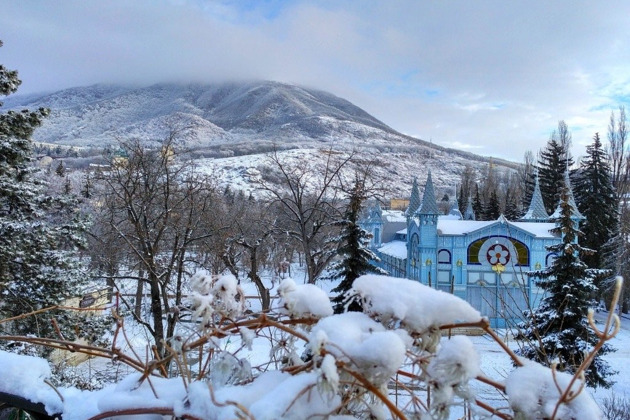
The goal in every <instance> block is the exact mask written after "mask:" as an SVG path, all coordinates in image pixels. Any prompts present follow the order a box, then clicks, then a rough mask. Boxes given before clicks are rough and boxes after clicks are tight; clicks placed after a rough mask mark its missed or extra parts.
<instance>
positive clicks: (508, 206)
mask: <svg viewBox="0 0 630 420" xmlns="http://www.w3.org/2000/svg"><path fill="white" fill-rule="evenodd" d="M504 215H505V218H506V219H508V220H511V221H515V220H518V219H519V218H520V217H521V212H520V211H519V209H518V205H517V204H516V197H515V195H514V192H513V191H512V190H511V189H510V188H508V189H507V191H506V193H505V212H504Z"/></svg>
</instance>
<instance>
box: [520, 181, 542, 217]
mask: <svg viewBox="0 0 630 420" xmlns="http://www.w3.org/2000/svg"><path fill="white" fill-rule="evenodd" d="M521 221H523V222H548V221H549V215H548V214H547V210H545V204H544V202H543V198H542V193H541V192H540V185H539V183H538V175H536V184H535V185H534V192H533V193H532V201H531V202H530V203H529V209H528V210H527V213H525V215H524V216H523V217H521Z"/></svg>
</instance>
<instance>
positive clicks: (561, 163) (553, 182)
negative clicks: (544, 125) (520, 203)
mask: <svg viewBox="0 0 630 420" xmlns="http://www.w3.org/2000/svg"><path fill="white" fill-rule="evenodd" d="M570 144H571V135H570V134H569V133H568V129H567V125H566V124H565V123H564V121H560V122H559V123H558V131H554V132H553V133H552V134H551V137H550V138H549V141H548V142H547V146H546V147H545V149H543V150H541V151H540V155H539V158H538V181H539V183H540V192H541V194H542V196H543V202H544V203H545V209H546V210H547V213H549V214H551V213H553V211H554V210H555V208H556V206H557V205H558V202H559V200H560V186H561V185H563V182H564V174H565V172H566V171H567V170H568V169H569V168H570V167H571V165H573V159H572V158H571V157H570V155H569V150H568V147H569V145H570ZM527 205H529V203H528V204H527Z"/></svg>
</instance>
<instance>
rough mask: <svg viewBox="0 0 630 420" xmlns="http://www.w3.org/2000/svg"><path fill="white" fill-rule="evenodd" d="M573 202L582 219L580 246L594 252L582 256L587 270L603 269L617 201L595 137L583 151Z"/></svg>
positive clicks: (613, 231) (605, 158)
mask: <svg viewBox="0 0 630 420" xmlns="http://www.w3.org/2000/svg"><path fill="white" fill-rule="evenodd" d="M575 201H576V203H577V206H578V210H580V213H582V215H584V217H586V220H585V221H584V223H583V224H582V227H581V230H582V232H584V236H583V237H582V238H581V240H580V242H581V243H582V244H583V245H584V246H585V247H587V248H591V249H594V250H596V251H598V252H596V253H594V254H592V255H586V256H584V262H585V263H586V264H587V265H588V266H589V267H591V268H605V267H604V264H603V261H602V257H601V255H602V253H601V252H599V251H600V250H601V249H602V247H603V246H604V244H605V243H606V242H608V241H609V240H610V239H611V238H612V237H613V236H615V234H616V232H617V228H618V210H617V208H618V201H617V197H616V194H615V191H614V189H613V186H612V180H611V170H610V165H609V163H608V156H607V154H606V152H605V151H604V149H603V146H602V143H601V141H600V139H599V134H598V133H595V136H594V137H593V143H592V144H591V145H589V146H587V147H586V156H585V157H584V158H583V159H582V161H581V163H580V169H579V171H578V172H577V174H576V176H575Z"/></svg>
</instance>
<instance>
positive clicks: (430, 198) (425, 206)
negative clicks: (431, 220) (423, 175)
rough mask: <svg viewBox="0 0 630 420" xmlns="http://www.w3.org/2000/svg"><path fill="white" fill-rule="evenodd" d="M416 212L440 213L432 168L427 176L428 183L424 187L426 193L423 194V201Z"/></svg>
mask: <svg viewBox="0 0 630 420" xmlns="http://www.w3.org/2000/svg"><path fill="white" fill-rule="evenodd" d="M416 214H440V209H438V206H437V200H436V199H435V192H434V191H433V180H432V179H431V170H429V175H428V176H427V183H426V185H425V187H424V195H423V196H422V203H421V204H420V207H419V208H418V210H416Z"/></svg>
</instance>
